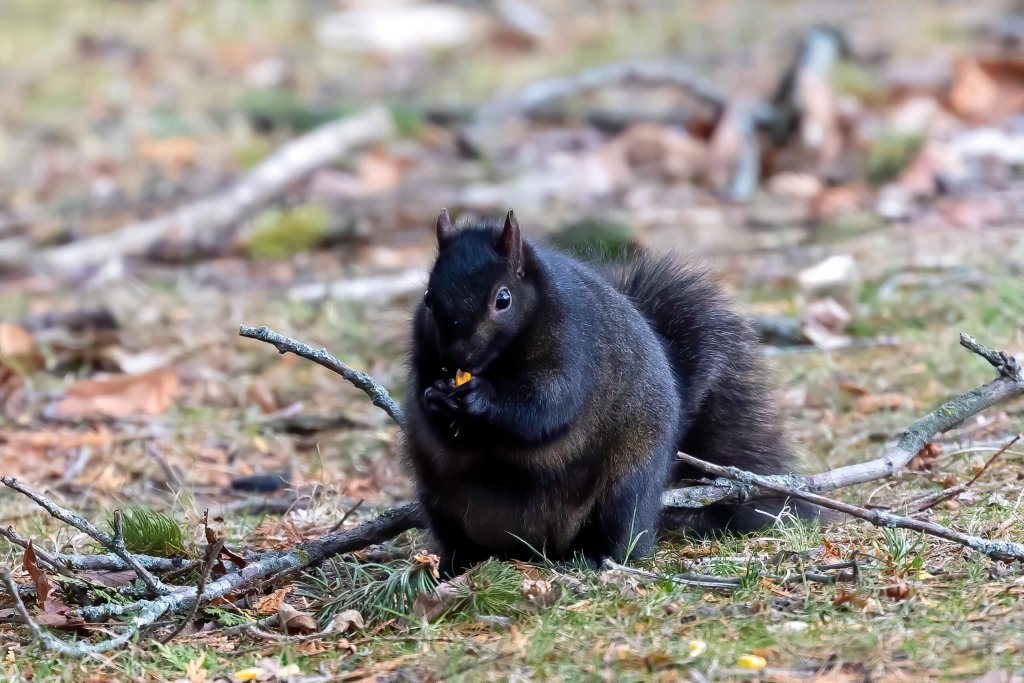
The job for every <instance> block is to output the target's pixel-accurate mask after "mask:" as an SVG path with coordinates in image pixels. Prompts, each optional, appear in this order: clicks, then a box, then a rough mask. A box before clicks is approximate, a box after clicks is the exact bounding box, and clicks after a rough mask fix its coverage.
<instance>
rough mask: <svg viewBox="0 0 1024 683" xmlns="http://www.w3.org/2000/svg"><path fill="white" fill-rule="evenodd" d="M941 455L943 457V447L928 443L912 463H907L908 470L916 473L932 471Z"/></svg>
mask: <svg viewBox="0 0 1024 683" xmlns="http://www.w3.org/2000/svg"><path fill="white" fill-rule="evenodd" d="M940 455H942V445H941V444H937V443H931V442H928V443H926V444H925V445H924V446H922V447H921V450H919V451H918V452H917V455H915V456H914V457H913V458H911V459H910V462H908V463H907V469H909V470H914V471H915V472H923V471H925V470H930V469H932V468H933V467H934V466H935V460H936V458H938V457H939V456H940ZM954 485H955V482H954ZM947 488H948V487H947Z"/></svg>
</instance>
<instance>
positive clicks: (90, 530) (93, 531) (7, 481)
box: [0, 477, 170, 595]
mask: <svg viewBox="0 0 1024 683" xmlns="http://www.w3.org/2000/svg"><path fill="white" fill-rule="evenodd" d="M0 482H3V484H4V486H6V487H7V488H10V489H14V490H15V491H17V492H18V493H21V494H23V495H25V496H27V497H28V498H30V499H32V501H33V502H35V503H36V504H37V505H38V506H39V507H41V508H43V509H44V510H46V511H47V512H49V513H50V515H51V516H52V517H55V518H56V519H59V520H60V521H62V522H64V523H65V524H68V525H70V526H73V527H75V528H76V529H78V530H79V531H81V532H83V533H86V534H88V535H89V536H91V537H92V538H94V539H95V540H96V541H97V542H99V544H100V545H102V546H104V547H105V548H107V549H108V550H110V551H111V552H112V553H114V554H115V555H117V556H118V557H120V558H121V559H122V560H124V561H125V563H126V564H127V565H128V566H129V567H131V568H132V569H134V570H135V573H136V574H138V576H139V578H140V579H142V582H143V583H144V584H146V587H147V588H148V589H149V590H150V591H151V592H152V593H153V594H155V595H163V594H164V593H167V592H168V591H169V590H170V588H168V587H167V586H165V585H164V584H163V583H162V582H161V581H160V579H158V578H156V577H155V576H153V574H151V573H150V572H149V570H148V569H146V568H145V567H143V566H142V563H141V562H139V560H138V559H137V558H136V557H135V556H134V555H133V554H132V553H130V552H128V549H127V548H126V547H125V545H124V537H123V536H118V535H117V533H116V530H117V526H118V517H119V514H118V513H115V514H114V528H115V535H114V536H111V535H110V534H108V533H107V532H105V531H103V530H102V529H100V528H99V527H97V526H96V525H95V524H93V523H92V522H90V521H89V520H87V519H86V518H85V517H82V516H81V515H80V514H78V513H77V512H75V511H74V510H69V509H67V508H65V507H61V506H60V505H58V504H57V503H55V502H53V501H52V500H50V499H49V498H46V497H45V496H43V495H42V494H40V493H38V492H37V491H35V490H34V489H32V488H31V487H29V486H28V485H27V484H25V483H24V482H22V481H21V480H19V479H17V478H15V477H0Z"/></svg>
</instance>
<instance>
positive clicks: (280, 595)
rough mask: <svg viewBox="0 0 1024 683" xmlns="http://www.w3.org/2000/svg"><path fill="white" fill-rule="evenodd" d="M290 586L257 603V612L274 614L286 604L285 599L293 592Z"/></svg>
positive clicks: (264, 597)
mask: <svg viewBox="0 0 1024 683" xmlns="http://www.w3.org/2000/svg"><path fill="white" fill-rule="evenodd" d="M291 590H292V589H291V587H290V586H285V587H284V588H279V589H278V590H276V591H274V592H273V593H271V594H270V595H265V596H263V597H262V598H260V599H259V600H257V601H256V611H257V612H259V613H260V614H273V613H274V612H276V611H277V609H278V607H280V606H281V604H282V603H283V602H284V599H285V598H286V597H287V596H288V593H290V592H291Z"/></svg>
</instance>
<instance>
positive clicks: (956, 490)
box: [909, 434, 1024, 514]
mask: <svg viewBox="0 0 1024 683" xmlns="http://www.w3.org/2000/svg"><path fill="white" fill-rule="evenodd" d="M1022 437H1024V434H1018V435H1017V436H1015V437H1013V439H1012V440H1010V441H1009V443H1007V444H1006V445H1005V446H1003V447H1002V448H1000V449H999V450H998V451H996V452H995V453H993V454H992V457H990V458H989V459H988V460H987V461H986V462H985V465H984V466H983V467H982V468H981V469H980V470H978V472H977V474H975V475H974V476H973V477H971V479H970V481H968V482H967V483H965V484H957V485H956V486H951V487H949V488H948V489H944V490H942V491H939V492H937V493H935V494H932V495H929V496H925V497H924V498H922V499H920V500H917V501H915V502H912V503H911V504H910V505H909V507H912V508H913V512H914V514H917V513H920V512H924V511H925V510H930V509H931V508H933V507H935V506H936V505H938V504H940V503H944V502H945V501H947V500H950V499H951V498H956V497H957V496H959V495H960V494H961V493H963V492H964V491H966V490H967V489H969V488H970V487H971V486H973V485H974V482H976V481H978V480H979V479H981V477H982V476H983V475H984V474H985V472H988V469H989V468H990V467H992V464H993V463H994V462H995V461H996V460H998V459H999V458H1000V457H1001V456H1002V455H1003V453H1005V452H1006V451H1008V450H1010V449H1011V448H1012V447H1013V445H1014V444H1015V443H1017V442H1018V441H1020V440H1021V438H1022Z"/></svg>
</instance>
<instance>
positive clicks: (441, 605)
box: [412, 574, 466, 621]
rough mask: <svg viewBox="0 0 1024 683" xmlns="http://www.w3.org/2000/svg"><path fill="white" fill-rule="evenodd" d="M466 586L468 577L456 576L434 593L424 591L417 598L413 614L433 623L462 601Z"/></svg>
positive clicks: (442, 584) (435, 589)
mask: <svg viewBox="0 0 1024 683" xmlns="http://www.w3.org/2000/svg"><path fill="white" fill-rule="evenodd" d="M465 584H466V575H465V574H463V575H461V576H456V577H455V578H454V579H452V580H451V581H445V582H444V583H440V584H438V585H437V587H435V588H434V590H432V591H424V592H422V593H420V594H419V595H417V596H416V601H415V602H413V604H412V613H413V614H414V615H415V616H417V617H423V618H425V619H426V620H427V621H432V620H434V619H436V618H438V617H439V616H441V615H442V614H444V613H445V612H446V611H448V609H449V608H450V607H451V606H452V605H454V604H455V603H456V602H458V601H459V600H461V599H462V596H463V594H464V590H463V587H464V586H465Z"/></svg>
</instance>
